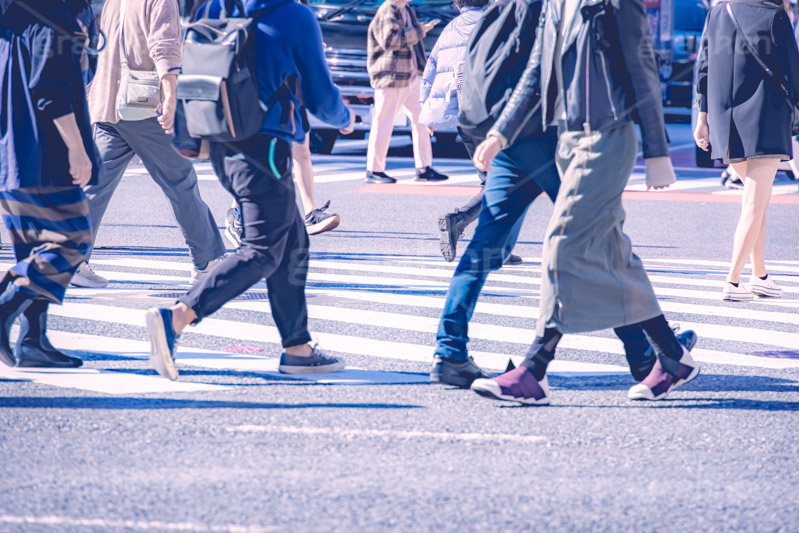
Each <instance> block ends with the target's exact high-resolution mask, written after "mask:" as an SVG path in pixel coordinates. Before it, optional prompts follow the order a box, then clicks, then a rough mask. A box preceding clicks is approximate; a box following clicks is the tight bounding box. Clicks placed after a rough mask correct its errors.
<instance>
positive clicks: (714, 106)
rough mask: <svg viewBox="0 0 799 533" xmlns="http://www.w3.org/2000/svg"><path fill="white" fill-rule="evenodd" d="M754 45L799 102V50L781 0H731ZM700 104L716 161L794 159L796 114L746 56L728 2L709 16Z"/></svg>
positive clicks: (701, 60) (698, 79)
mask: <svg viewBox="0 0 799 533" xmlns="http://www.w3.org/2000/svg"><path fill="white" fill-rule="evenodd" d="M730 3H731V7H732V9H733V12H734V13H735V17H736V18H737V19H738V22H740V24H741V26H742V28H743V30H744V32H745V34H746V36H747V37H748V38H749V41H750V42H751V43H752V44H753V45H754V46H755V47H756V48H757V49H758V52H759V54H760V56H761V57H762V58H763V60H764V61H765V62H766V64H767V65H768V66H769V67H770V68H771V70H772V71H773V72H774V73H775V75H776V76H777V78H778V79H780V80H782V82H783V84H784V85H785V87H786V88H787V89H788V91H789V92H790V99H791V101H792V103H793V104H794V105H796V104H799V49H798V48H797V43H796V39H795V38H794V34H793V29H792V27H791V22H790V20H789V18H788V15H787V14H786V13H785V10H784V9H783V8H782V2H779V3H777V2H776V1H772V0H759V1H757V0H732V1H731V2H730ZM696 68H697V77H696V84H697V85H696V91H697V94H698V102H697V105H698V106H699V109H700V110H701V111H705V112H707V114H708V124H709V127H710V144H711V145H712V147H713V149H712V154H711V156H712V157H713V159H729V160H731V161H737V160H742V159H748V158H750V157H758V156H759V157H762V156H775V157H780V158H782V159H791V158H792V157H793V151H792V147H791V124H792V120H793V118H792V115H793V114H794V113H795V111H794V110H793V109H792V105H791V104H789V103H788V101H787V100H786V99H785V97H784V95H783V92H782V91H781V90H780V88H779V86H778V85H777V83H776V82H775V81H774V80H773V79H771V78H770V77H769V76H768V75H767V74H766V72H765V71H764V70H763V68H762V67H761V66H760V64H759V63H758V62H757V60H756V59H755V58H754V57H753V56H752V55H751V54H749V53H748V52H747V49H746V46H745V44H744V41H743V39H742V38H741V37H740V36H739V35H737V32H736V28H735V25H734V24H733V22H732V19H730V16H729V14H728V13H727V5H726V3H721V4H719V5H717V6H716V7H714V8H713V9H712V10H711V11H710V13H709V14H708V17H707V21H706V22H705V30H704V34H703V36H702V47H701V50H700V53H699V58H698V59H697V67H696Z"/></svg>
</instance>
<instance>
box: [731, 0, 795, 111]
mask: <svg viewBox="0 0 799 533" xmlns="http://www.w3.org/2000/svg"><path fill="white" fill-rule="evenodd" d="M727 14H729V15H730V19H731V20H732V23H733V25H735V29H736V30H737V31H738V34H739V35H740V36H741V39H743V42H744V45H745V46H746V49H747V50H749V53H750V54H752V57H753V58H755V61H757V62H758V63H759V64H760V66H761V67H762V68H763V70H764V71H765V72H766V74H767V75H768V77H769V78H771V79H772V80H773V81H774V83H776V84H777V86H778V87H779V88H780V92H781V93H782V96H783V97H784V98H785V99H786V100H787V101H788V103H789V104H790V105H791V107H794V104H793V102H792V101H791V93H790V92H788V89H787V88H786V87H785V84H784V83H782V80H780V79H779V78H777V76H776V75H775V74H774V71H773V70H771V68H769V66H768V65H767V64H766V62H765V61H764V60H763V58H762V57H761V56H760V54H759V53H758V52H757V49H756V48H755V47H754V45H753V44H752V42H751V41H750V40H749V38H748V37H747V36H746V33H744V30H743V28H742V27H741V23H740V22H738V19H737V18H736V17H735V14H734V13H733V12H732V6H731V5H730V3H729V2H727Z"/></svg>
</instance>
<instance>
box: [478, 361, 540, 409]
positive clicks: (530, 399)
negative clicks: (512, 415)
mask: <svg viewBox="0 0 799 533" xmlns="http://www.w3.org/2000/svg"><path fill="white" fill-rule="evenodd" d="M472 390H473V391H474V392H476V393H477V394H479V395H480V396H482V397H484V398H489V399H491V400H501V401H505V402H519V403H522V404H524V405H549V384H548V383H547V377H546V376H544V379H542V380H541V381H538V380H537V379H535V377H533V374H532V373H531V372H530V371H529V370H527V368H526V367H523V366H520V367H519V368H515V369H513V370H511V371H510V372H505V373H504V374H502V375H501V376H497V377H495V378H491V379H477V380H475V381H474V383H472Z"/></svg>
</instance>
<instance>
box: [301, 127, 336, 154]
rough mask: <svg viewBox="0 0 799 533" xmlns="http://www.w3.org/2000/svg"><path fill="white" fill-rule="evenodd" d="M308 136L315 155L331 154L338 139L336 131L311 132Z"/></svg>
mask: <svg viewBox="0 0 799 533" xmlns="http://www.w3.org/2000/svg"><path fill="white" fill-rule="evenodd" d="M308 135H309V136H310V138H309V139H308V144H309V146H310V148H311V152H312V153H314V154H330V153H331V152H332V151H333V147H334V146H335V145H336V139H337V138H338V132H337V131H336V130H311V132H310V133H309V134H308Z"/></svg>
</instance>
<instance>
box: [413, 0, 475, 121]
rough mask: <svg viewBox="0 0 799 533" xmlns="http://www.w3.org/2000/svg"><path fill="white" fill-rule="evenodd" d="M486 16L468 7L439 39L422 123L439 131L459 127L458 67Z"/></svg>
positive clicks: (427, 77)
mask: <svg viewBox="0 0 799 533" xmlns="http://www.w3.org/2000/svg"><path fill="white" fill-rule="evenodd" d="M482 15H483V10H482V9H479V8H474V7H464V8H463V9H461V14H460V15H458V16H457V17H456V18H455V19H453V20H452V22H450V23H449V24H447V27H446V28H444V31H442V32H441V35H440V36H439V37H438V41H437V42H436V45H435V46H434V47H433V51H432V52H430V58H429V59H428V60H427V65H426V66H425V69H424V75H423V77H422V89H421V94H420V95H419V101H420V102H421V103H422V114H421V115H420V116H419V122H420V123H421V124H424V125H425V126H430V127H433V128H436V129H441V128H455V127H457V125H458V93H457V84H456V80H455V65H457V64H458V63H462V62H463V60H464V59H465V57H466V43H467V42H468V40H469V36H470V35H471V33H472V30H474V29H475V26H476V25H477V22H478V21H479V20H480V17H481V16H482Z"/></svg>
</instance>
